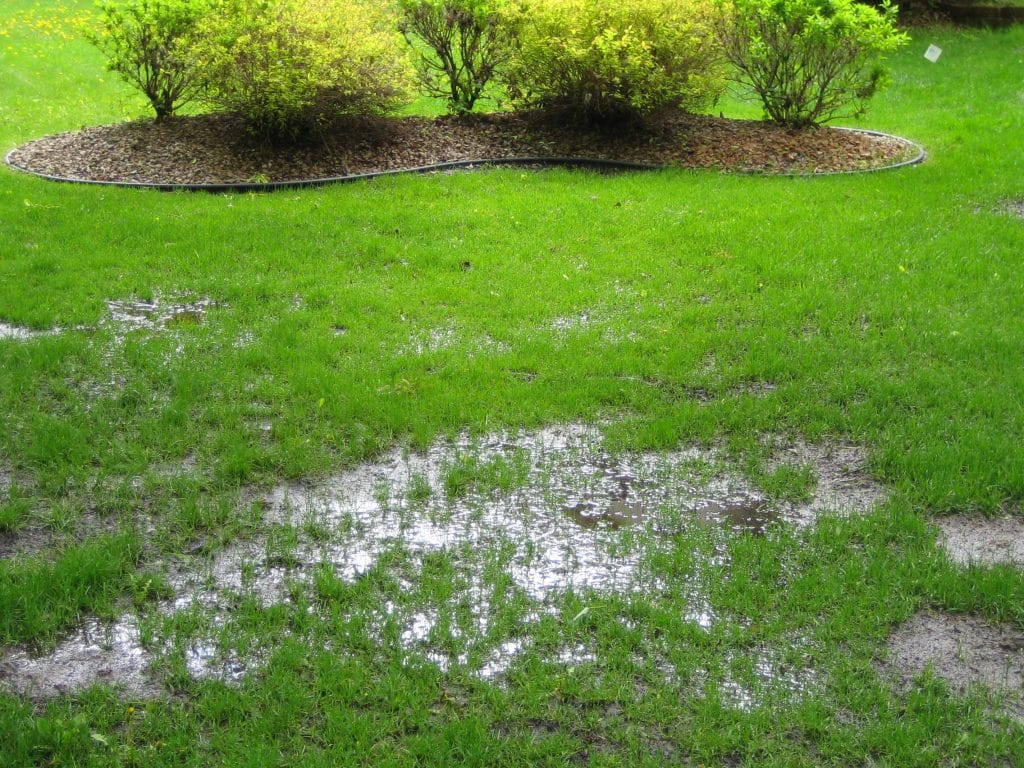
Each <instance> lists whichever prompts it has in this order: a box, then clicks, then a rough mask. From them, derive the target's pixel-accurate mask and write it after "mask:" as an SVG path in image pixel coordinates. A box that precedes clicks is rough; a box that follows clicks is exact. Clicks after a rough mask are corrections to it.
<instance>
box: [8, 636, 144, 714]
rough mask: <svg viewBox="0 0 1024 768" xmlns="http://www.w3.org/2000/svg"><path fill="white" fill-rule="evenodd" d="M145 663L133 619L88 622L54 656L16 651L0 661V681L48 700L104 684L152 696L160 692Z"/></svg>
mask: <svg viewBox="0 0 1024 768" xmlns="http://www.w3.org/2000/svg"><path fill="white" fill-rule="evenodd" d="M147 663H148V659H147V655H146V652H145V651H144V650H143V649H142V646H141V644H140V642H139V627H138V624H137V623H136V622H135V621H134V620H133V619H130V618H126V619H123V620H122V621H119V622H116V623H114V624H104V623H102V622H100V621H98V620H96V619H90V620H88V621H86V622H85V623H84V624H83V625H82V626H80V627H79V628H78V629H77V630H76V631H75V632H73V633H72V634H71V635H70V636H69V637H67V638H65V640H64V641H63V642H61V643H60V645H58V646H57V647H56V648H55V649H54V650H53V652H52V653H49V654H47V655H44V656H37V657H34V656H32V655H31V654H29V653H28V652H27V651H25V650H17V651H15V652H13V653H10V654H8V655H6V656H5V657H4V658H3V659H0V683H3V686H4V688H7V689H8V690H11V691H13V692H15V693H18V694H20V695H22V696H26V697H28V698H32V699H51V698H54V697H55V696H61V695H65V694H69V693H75V692H78V691H81V690H83V689H85V688H87V687H89V686H90V685H94V684H96V683H103V682H109V683H110V684H112V685H116V686H118V687H119V688H120V689H121V691H122V692H123V693H124V694H126V695H128V696H131V697H145V696H154V695H156V694H158V693H160V689H159V688H158V687H157V686H156V685H154V684H153V682H152V681H151V680H150V679H149V678H148V676H147V675H146V673H145V668H146V665H147Z"/></svg>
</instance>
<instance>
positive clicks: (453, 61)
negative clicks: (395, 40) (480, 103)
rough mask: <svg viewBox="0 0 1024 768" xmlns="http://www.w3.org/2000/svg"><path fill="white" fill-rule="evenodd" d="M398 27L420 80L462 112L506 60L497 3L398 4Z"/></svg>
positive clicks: (415, 0)
mask: <svg viewBox="0 0 1024 768" xmlns="http://www.w3.org/2000/svg"><path fill="white" fill-rule="evenodd" d="M400 2H401V10H402V21H401V22H400V24H399V29H400V30H401V32H402V34H403V35H405V39H406V40H407V41H408V42H409V44H410V45H411V46H412V47H413V48H414V49H415V50H416V51H417V52H418V57H417V58H418V64H419V67H418V69H419V74H420V81H421V83H422V84H423V87H424V90H425V91H426V92H427V93H428V94H430V95H431V96H439V97H441V98H444V99H446V100H447V102H448V108H449V111H451V112H454V113H456V114H466V113H468V112H472V111H473V106H474V105H475V104H476V102H477V100H478V99H480V97H481V96H482V95H483V93H484V90H485V89H486V87H487V84H488V83H489V82H491V80H492V79H493V78H494V76H495V73H496V72H497V71H498V69H499V68H500V67H501V66H502V64H504V63H505V61H506V60H507V59H508V54H509V45H508V43H509V34H508V27H507V25H506V24H504V23H503V21H504V20H503V18H502V16H501V14H500V9H501V0H400Z"/></svg>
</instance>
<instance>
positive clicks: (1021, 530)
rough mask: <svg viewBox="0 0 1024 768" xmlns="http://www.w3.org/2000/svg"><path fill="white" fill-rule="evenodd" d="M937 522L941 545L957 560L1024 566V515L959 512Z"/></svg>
mask: <svg viewBox="0 0 1024 768" xmlns="http://www.w3.org/2000/svg"><path fill="white" fill-rule="evenodd" d="M934 522H935V525H937V526H938V528H939V533H940V535H939V543H940V545H941V546H942V547H944V548H945V550H946V552H947V553H948V554H949V557H950V559H952V560H953V562H955V563H959V564H960V565H982V566H992V565H1017V566H1024V517H1020V516H1010V515H1006V516H1004V517H995V518H989V517H979V516H971V515H957V516H954V517H943V518H939V519H938V520H935V521H934Z"/></svg>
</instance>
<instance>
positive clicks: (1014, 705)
mask: <svg viewBox="0 0 1024 768" xmlns="http://www.w3.org/2000/svg"><path fill="white" fill-rule="evenodd" d="M884 666H885V667H887V668H888V669H890V670H892V671H893V672H895V673H896V674H897V676H898V677H900V678H901V679H902V680H903V681H904V682H905V683H907V684H909V683H911V682H912V681H913V680H914V679H915V678H917V677H919V676H920V675H921V674H923V673H924V672H925V671H926V670H929V669H930V670H932V671H933V672H934V674H935V675H937V676H938V677H941V678H942V679H944V680H945V681H946V682H947V683H949V685H950V686H951V687H952V688H953V689H954V690H955V691H957V692H958V693H964V692H967V691H969V690H970V689H972V688H974V687H976V686H982V687H983V688H984V689H986V690H987V691H988V692H989V693H991V694H992V695H994V696H995V697H996V698H997V699H998V700H999V701H1000V703H1001V704H1002V705H1003V706H1004V707H1005V708H1006V709H1007V710H1008V711H1009V712H1011V713H1012V714H1014V715H1015V716H1016V717H1024V632H1021V631H1020V630H1019V629H1017V628H1016V627H1012V626H1010V625H998V624H991V623H989V622H987V621H985V620H984V619H982V618H980V617H977V616H969V615H959V614H949V613H932V612H928V611H924V612H921V613H918V614H916V615H914V616H913V617H911V618H910V620H909V621H907V622H905V623H903V624H901V625H900V626H899V627H897V628H896V629H895V630H894V631H893V632H892V634H891V635H890V637H889V643H888V659H887V660H886V661H885V662H884Z"/></svg>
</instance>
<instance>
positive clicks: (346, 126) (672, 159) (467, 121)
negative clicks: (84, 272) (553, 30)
mask: <svg viewBox="0 0 1024 768" xmlns="http://www.w3.org/2000/svg"><path fill="white" fill-rule="evenodd" d="M318 138H319V140H318V141H316V142H310V143H308V144H305V145H300V146H291V147H287V148H275V147H272V146H268V145H266V144H261V143H259V142H257V141H255V140H254V139H253V138H252V137H251V136H250V135H249V134H248V133H247V131H246V128H245V125H244V123H243V122H242V121H241V120H240V119H239V118H237V117H233V116H230V115H200V116H190V117H176V118H173V119H170V120H167V121H165V122H162V123H156V122H154V121H137V122H129V123H122V124H118V125H107V126H100V127H96V128H86V129H83V130H80V131H73V132H70V133H63V134H59V135H56V136H48V137H46V138H42V139H39V140H37V141H33V142H30V143H28V144H25V145H24V146H21V147H19V148H17V149H15V150H14V151H13V152H11V154H10V155H9V156H8V162H9V164H11V165H12V166H13V167H15V168H19V169H21V170H26V171H29V172H32V173H39V174H43V175H48V176H55V177H60V178H65V179H75V180H81V181H99V182H124V183H132V184H169V185H193V184H234V183H272V182H294V181H302V180H314V179H330V178H337V177H344V176H353V175H361V174H372V173H381V172H392V171H399V170H407V169H413V168H420V167H423V166H429V165H437V164H442V163H453V162H466V161H482V160H501V159H509V158H542V157H543V158H556V157H557V158H590V159H595V160H604V161H615V162H623V163H632V164H639V165H650V166H673V167H681V168H714V169H720V170H725V171H743V172H760V173H826V172H836V171H859V170H870V169H873V168H879V167H884V166H888V165H892V164H894V163H898V162H901V161H904V160H909V159H912V158H913V157H915V156H916V155H917V154H918V153H919V148H918V147H917V146H916V145H914V144H912V143H910V142H908V141H905V140H903V139H899V138H896V137H891V136H880V135H874V134H870V133H864V132H859V131H849V130H841V129H837V128H827V127H822V128H816V129H811V130H800V131H797V130H790V129H787V128H785V127H781V126H778V125H774V124H771V123H766V122H758V121H751V120H729V119H725V118H716V117H710V116H706V115H689V114H684V113H681V112H666V113H663V114H659V115H656V116H653V117H651V118H648V119H646V120H644V121H643V122H642V123H640V122H637V123H631V124H629V125H620V126H617V127H616V128H615V129H614V130H596V129H593V128H587V127H579V126H573V125H567V124H566V123H565V122H564V121H562V122H558V121H553V120H552V119H551V118H550V116H545V115H542V114H521V113H496V114H486V115H474V116H470V117H468V118H454V117H438V118H434V119H430V118H422V117H402V118H360V119H348V120H345V121H341V122H339V123H338V124H336V125H334V126H333V127H331V128H330V129H329V130H326V131H325V132H324V133H323V134H322V135H321V136H320V137H318Z"/></svg>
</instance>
